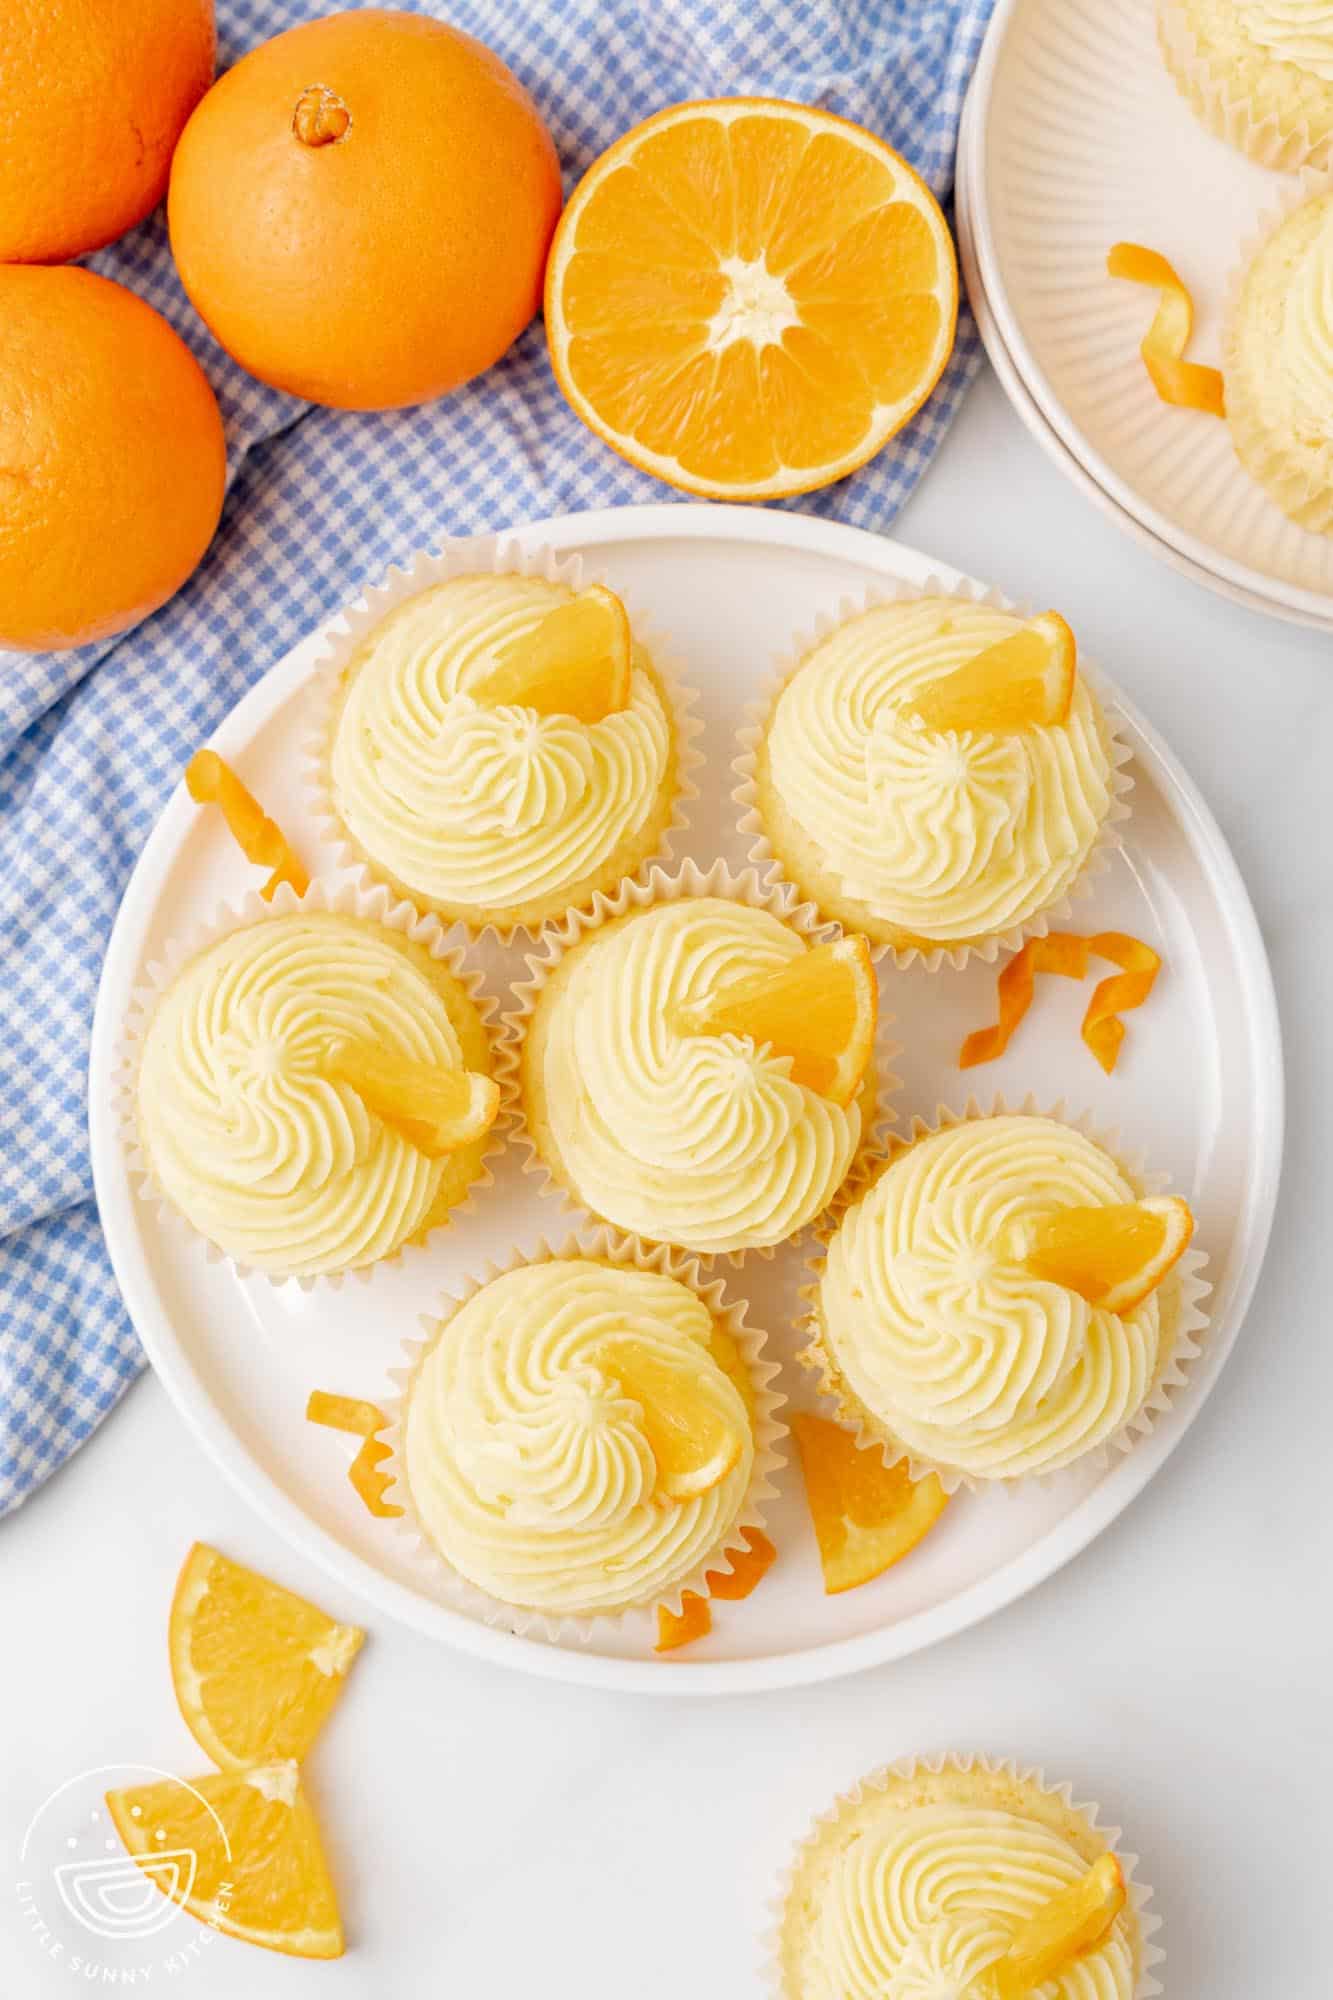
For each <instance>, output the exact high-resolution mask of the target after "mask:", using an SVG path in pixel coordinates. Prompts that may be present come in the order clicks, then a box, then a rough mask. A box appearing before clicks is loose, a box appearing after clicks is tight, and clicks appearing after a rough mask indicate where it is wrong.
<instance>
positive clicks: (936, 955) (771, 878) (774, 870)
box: [731, 576, 1134, 972]
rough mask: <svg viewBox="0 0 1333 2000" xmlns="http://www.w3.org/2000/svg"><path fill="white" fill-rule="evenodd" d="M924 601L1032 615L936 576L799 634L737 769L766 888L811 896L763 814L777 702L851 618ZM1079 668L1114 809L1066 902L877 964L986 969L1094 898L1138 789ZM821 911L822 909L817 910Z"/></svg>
mask: <svg viewBox="0 0 1333 2000" xmlns="http://www.w3.org/2000/svg"><path fill="white" fill-rule="evenodd" d="M920 597H941V598H946V597H947V598H952V599H954V600H955V601H956V602H959V603H963V604H979V605H984V606H985V607H986V608H987V609H993V610H996V611H1010V612H1013V614H1014V615H1015V616H1016V617H1019V618H1028V617H1030V616H1031V615H1032V614H1031V613H1030V611H1028V609H1027V608H1026V607H1025V606H1023V605H1019V604H1015V603H1014V602H1013V600H1012V599H1011V598H1008V597H1005V596H1004V595H1003V594H1002V592H1000V591H998V590H988V589H984V588H983V587H982V586H981V585H979V584H969V583H963V584H960V585H959V586H958V587H957V588H951V587H950V586H949V585H947V584H945V583H942V582H941V581H940V579H939V578H938V577H934V576H930V577H927V578H926V581H925V583H924V584H922V585H921V587H920V588H919V589H918V588H916V587H915V586H914V585H911V584H907V583H897V584H894V583H885V584H883V585H878V586H875V587H872V588H871V589H869V590H867V591H865V592H864V593H863V595H861V596H860V597H845V598H843V600H842V602H841V603H840V604H839V606H838V609H837V611H836V612H835V613H828V612H822V613H821V614H820V615H819V617H818V618H817V619H816V620H815V623H814V626H813V627H812V628H811V630H810V631H809V632H806V633H803V634H800V635H798V636H797V638H796V640H795V642H794V645H793V649H792V651H791V652H789V653H787V654H785V655H784V656H783V657H781V658H780V659H779V661H778V662H777V664H776V666H775V667H774V670H773V672H772V674H771V675H770V677H769V681H768V685H767V686H766V688H765V689H764V692H763V694H762V695H761V696H760V697H759V699H758V700H757V701H754V702H751V703H749V704H747V707H746V710H745V721H744V723H743V725H742V727H741V731H740V735H739V738H738V743H739V755H738V756H737V757H736V758H735V760H734V761H733V763H732V766H731V768H732V771H733V772H734V774H735V776H736V780H737V782H736V785H735V787H734V788H733V790H732V794H731V796H732V799H733V801H734V802H735V805H736V808H737V810H738V812H739V814H740V819H739V822H738V825H739V831H740V832H741V833H742V834H743V835H745V836H746V837H747V838H748V840H749V842H750V848H749V855H748V859H749V862H750V865H751V867H752V868H754V869H755V870H756V871H757V872H758V874H759V875H760V877H761V879H762V880H763V881H764V882H765V883H766V884H768V885H770V886H772V885H773V884H775V883H782V884H784V885H786V886H787V887H789V888H790V889H791V891H792V893H793V894H794V895H796V896H798V897H803V896H805V895H806V893H807V892H806V891H805V890H804V889H803V888H802V886H801V884H800V883H799V882H797V881H795V880H794V879H793V877H792V876H791V875H790V874H789V873H788V871H787V868H786V865H785V863H784V862H783V861H782V859H781V857H780V856H779V855H778V853H777V852H776V850H775V849H774V847H773V844H772V842H771V840H770V839H769V836H768V831H767V829H766V827H765V825H764V821H763V818H762V815H761V813H760V810H759V791H758V784H757V760H758V752H759V747H760V743H761V741H762V739H763V735H764V730H765V728H766V726H767V724H768V720H769V717H770V716H771V714H772V712H773V707H774V704H775V703H776V701H777V699H778V696H779V695H780V694H781V693H782V691H783V689H784V688H785V687H786V686H787V684H788V682H789V681H790V680H791V679H792V677H793V675H794V674H796V673H797V672H799V670H800V668H801V665H802V663H803V661H804V660H805V658H806V656H807V654H808V653H809V652H810V651H811V649H812V648H813V647H815V646H817V645H820V644H822V642H823V641H824V640H825V639H827V638H828V636H829V634H830V633H832V632H835V631H836V630H837V629H838V627H839V626H840V625H845V624H846V623H847V622H848V620H849V619H852V618H857V617H860V616H861V615H862V614H863V613H864V612H867V611H872V610H874V609H875V607H876V606H877V605H881V604H901V603H904V602H905V601H908V600H911V599H916V598H920ZM1078 664H1079V672H1080V673H1081V674H1082V675H1083V676H1084V678H1085V679H1086V680H1087V682H1088V684H1089V686H1090V687H1091V689H1092V691H1093V694H1094V695H1095V696H1096V698H1097V702H1098V705H1099V707H1100V709H1101V713H1102V718H1103V722H1104V725H1105V729H1106V747H1107V752H1108V757H1109V762H1110V766H1111V775H1110V791H1111V803H1110V807H1109V810H1108V811H1107V814H1106V818H1105V819H1104V820H1103V821H1102V824H1101V827H1100V828H1099V830H1098V834H1097V838H1096V840H1095V841H1094V842H1093V844H1092V846H1091V848H1089V850H1088V854H1087V857H1086V859H1085V860H1084V862H1083V865H1082V867H1081V868H1080V869H1079V872H1078V874H1077V875H1076V876H1075V878H1074V880H1073V881H1072V882H1071V883H1070V884H1069V886H1068V888H1067V889H1066V890H1065V891H1064V893H1063V894H1062V895H1061V896H1059V897H1057V898H1056V899H1055V900H1054V901H1053V902H1050V903H1048V904H1047V905H1046V907H1045V908H1044V909H1041V910H1038V911H1037V912H1036V913H1035V914H1034V915H1033V916H1031V917H1029V918H1028V919H1027V921H1026V922H1025V923H1022V924H1017V925H1015V926H1013V927H1012V928H1011V929H1009V930H1006V931H997V932H996V933H995V934H994V935H993V936H991V937H987V938H984V939H982V940H981V941H980V942H979V943H973V944H939V945H935V946H933V947H929V948H927V949H924V950H923V949H922V948H921V946H919V945H892V944H884V943H876V942H875V940H874V939H871V940H869V943H870V951H871V956H872V957H873V958H874V959H875V961H876V963H877V964H878V963H881V962H882V961H883V960H884V959H886V958H887V959H891V960H892V962H893V964H894V965H895V966H896V967H897V968H898V970H899V971H906V970H907V968H908V967H909V966H912V965H920V966H922V967H923V968H924V970H925V971H927V972H937V971H938V970H939V968H940V967H941V966H942V965H944V964H945V963H948V964H949V965H951V966H953V967H954V968H955V970H960V969H961V968H962V967H963V966H965V965H966V964H968V962H969V961H970V960H971V959H974V958H976V959H980V960H981V961H982V962H983V963H984V964H987V965H993V964H994V963H995V960H996V959H997V958H998V957H999V955H1000V953H1001V952H1002V951H1005V952H1009V951H1017V950H1018V949H1019V948H1020V947H1021V946H1022V945H1023V944H1025V943H1026V941H1027V940H1028V939H1029V938H1034V937H1045V936H1046V934H1047V932H1048V931H1049V930H1050V929H1051V927H1052V925H1053V924H1055V923H1057V922H1059V921H1062V920H1063V919H1064V918H1065V917H1067V916H1068V915H1069V913H1070V909H1071V907H1072V905H1073V904H1074V903H1075V902H1077V901H1079V900H1080V899H1082V898H1083V897H1085V896H1087V895H1088V894H1089V892H1090V890H1091V887H1092V884H1093V882H1094V881H1095V879H1096V877H1097V876H1098V875H1099V874H1101V873H1102V872H1103V871H1104V870H1105V869H1106V868H1107V867H1108V866H1109V864H1110V859H1111V855H1112V854H1113V853H1114V852H1115V851H1116V850H1117V849H1118V847H1119V845H1120V836H1119V832H1118V828H1119V827H1120V826H1121V825H1122V824H1123V823H1124V821H1125V820H1127V819H1128V818H1129V814H1130V808H1129V805H1128V802H1127V801H1128V795H1129V793H1130V792H1131V791H1132V790H1133V789H1134V780H1133V778H1132V777H1131V776H1130V774H1129V771H1128V769H1127V768H1126V767H1127V765H1128V764H1129V762H1130V760H1131V758H1132V756H1133V752H1132V750H1131V749H1130V747H1129V745H1128V744H1127V743H1126V742H1125V741H1124V740H1123V739H1122V738H1121V737H1120V736H1119V735H1118V734H1117V732H1116V726H1115V708H1114V704H1113V703H1111V702H1110V701H1109V700H1108V698H1107V695H1106V692H1105V689H1104V687H1103V685H1102V682H1101V679H1100V677H1099V675H1098V674H1097V671H1096V669H1095V668H1090V666H1089V663H1088V662H1087V661H1086V660H1085V659H1084V658H1083V656H1082V655H1081V654H1080V656H1079V663H1078ZM816 908H817V909H818V905H817V904H816ZM819 918H820V921H821V923H824V924H826V925H828V926H829V927H830V928H831V929H833V930H836V931H837V932H839V933H840V934H842V933H846V932H847V931H848V930H849V929H851V928H853V927H852V926H849V925H847V924H846V923H844V922H843V920H842V919H841V918H840V917H837V916H835V915H834V914H833V912H832V911H828V910H822V909H820V910H819Z"/></svg>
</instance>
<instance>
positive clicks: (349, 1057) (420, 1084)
mask: <svg viewBox="0 0 1333 2000" xmlns="http://www.w3.org/2000/svg"><path fill="white" fill-rule="evenodd" d="M319 1069H320V1074H321V1075H322V1076H324V1077H327V1079H328V1080H329V1082H330V1083H345V1084H347V1085H348V1086H349V1088H351V1089H352V1090H354V1091H355V1092H356V1094H357V1096H358V1097H359V1098H360V1099H361V1101H362V1103H363V1104H364V1105H365V1106H366V1109H367V1110H368V1111H373V1112H374V1114H375V1116H376V1117H377V1118H382V1119H383V1120H384V1123H385V1124H386V1125H392V1126H393V1127H394V1129H395V1130H396V1131H398V1132H400V1133H401V1134H402V1136H403V1137H404V1138H405V1139H406V1140H408V1142H409V1143H410V1144H411V1145H413V1146H415V1147H416V1148H417V1150H418V1152H421V1153H424V1154H425V1155H426V1157H427V1158H428V1159H432V1160H438V1159H442V1158H443V1157H444V1156H445V1155H446V1154H447V1153H452V1152H456V1151H457V1149H458V1147H460V1146H470V1145H471V1144H472V1142H473V1141H474V1140H476V1139H480V1138H481V1137H482V1136H483V1135H484V1134H485V1133H487V1132H489V1131H490V1129H491V1127H492V1125H493V1124H494V1123H495V1121H496V1118H497V1117H498V1115H499V1111H500V1086H499V1084H498V1083H496V1081H495V1079H494V1078H493V1077H489V1076H481V1075H479V1074H478V1072H477V1071H475V1070H470V1069H441V1068H439V1067H438V1066H437V1065H435V1064H433V1063H419V1062H412V1061H410V1060H409V1059H408V1057H406V1056H400V1055H399V1054H398V1053H397V1051H396V1050H392V1049H384V1048H380V1047H378V1046H377V1045H375V1044H374V1043H371V1042H355V1041H349V1040H345V1039H344V1040H339V1041H335V1042H330V1043H329V1045H328V1047H327V1048H326V1049H325V1050H324V1051H323V1053H322V1055H321V1056H320V1059H319Z"/></svg>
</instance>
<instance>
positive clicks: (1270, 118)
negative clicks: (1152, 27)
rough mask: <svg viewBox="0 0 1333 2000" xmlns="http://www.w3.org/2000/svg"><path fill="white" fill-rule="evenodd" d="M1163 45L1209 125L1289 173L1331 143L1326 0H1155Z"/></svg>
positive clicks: (1331, 16)
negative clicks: (1158, 2)
mask: <svg viewBox="0 0 1333 2000" xmlns="http://www.w3.org/2000/svg"><path fill="white" fill-rule="evenodd" d="M1157 28H1158V39H1159V41H1160V43H1161V46H1162V53H1163V55H1164V56H1165V58H1166V63H1167V67H1168V68H1169V69H1170V71H1171V73H1172V75H1173V76H1174V77H1175V79H1176V82H1177V83H1178V84H1179V86H1180V89H1181V91H1182V92H1183V94H1184V95H1185V97H1186V98H1187V99H1188V100H1189V102H1190V104H1191V106H1192V107H1193V109H1194V110H1195V112H1196V113H1197V114H1198V116H1199V117H1200V118H1201V119H1202V120H1203V122H1204V124H1205V125H1206V126H1207V127H1208V129H1209V131H1211V132H1216V133H1217V134H1218V136H1219V137H1220V138H1223V139H1228V140H1230V142H1231V144H1232V145H1234V146H1238V147H1239V148H1240V149H1241V151H1242V152H1245V153H1248V154H1249V155H1250V157H1251V158H1252V159H1255V160H1259V161H1260V162H1261V163H1262V164H1263V165H1265V166H1269V167H1280V168H1283V169H1286V170H1288V171H1290V170H1292V169H1294V168H1297V167H1302V166H1310V167H1324V166H1327V165H1328V162H1329V157H1330V143H1331V142H1333V13H1331V12H1330V10H1329V8H1328V7H1327V6H1325V5H1324V4H1323V0H1160V4H1159V7H1158V15H1157Z"/></svg>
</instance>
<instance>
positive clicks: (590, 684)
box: [468, 583, 632, 722]
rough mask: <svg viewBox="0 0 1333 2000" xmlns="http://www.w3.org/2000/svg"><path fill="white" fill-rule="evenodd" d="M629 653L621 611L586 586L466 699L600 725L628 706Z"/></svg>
mask: <svg viewBox="0 0 1333 2000" xmlns="http://www.w3.org/2000/svg"><path fill="white" fill-rule="evenodd" d="M631 650H632V640H631V636H630V629H629V616H628V614H627V612H626V610H625V607H624V605H623V604H622V603H621V601H620V599H619V598H618V597H617V596H616V594H615V592H614V591H613V590H607V589H605V588H604V587H603V586H602V585H601V584H600V583H593V584H589V586H588V588H587V589H586V590H581V591H579V593H578V594H577V596H575V597H571V598H570V599H569V601H568V603H566V604H558V605H557V606H556V607H555V609H554V610H553V611H548V612H547V614H546V616H545V618H543V619H542V622H541V624H540V625H539V626H538V627H537V629H536V631H535V632H533V633H531V634H530V635H529V636H528V637H527V638H525V639H521V640H515V641H514V642H513V643H512V644H511V645H510V646H509V647H508V648H507V649H506V651H505V653H504V655H503V656H502V657H501V658H500V659H499V660H498V661H497V663H496V665H495V666H494V667H493V668H492V669H491V671H490V673H488V674H483V675H482V676H481V678H480V679H479V680H477V681H475V682H473V683H472V685H471V686H470V687H469V688H468V693H469V694H470V695H472V696H473V698H474V699H475V700H477V701H484V702H490V703H493V704H494V705H495V706H496V707H497V708H498V707H500V706H501V705H502V704H504V703H512V704H513V705H514V706H515V707H517V708H531V709H535V710H536V712H537V714H538V715H572V716H573V717H574V720H575V721H576V722H601V721H603V720H604V719H605V718H606V717H607V716H608V715H614V714H615V713H616V712H617V711H618V710H619V709H622V708H625V707H627V706H628V704H629V696H630V674H631Z"/></svg>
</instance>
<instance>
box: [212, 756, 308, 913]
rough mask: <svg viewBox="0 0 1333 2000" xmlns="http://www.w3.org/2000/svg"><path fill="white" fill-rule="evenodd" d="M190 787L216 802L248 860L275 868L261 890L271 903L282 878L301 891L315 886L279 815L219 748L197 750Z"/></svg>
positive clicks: (230, 831) (260, 865)
mask: <svg viewBox="0 0 1333 2000" xmlns="http://www.w3.org/2000/svg"><path fill="white" fill-rule="evenodd" d="M185 786H186V790H187V791H188V792H189V794H190V797H191V798H192V799H193V800H194V802H195V804H196V805H200V806H207V805H215V806H216V807H217V808H218V810H219V812H220V813H221V814H222V817H223V818H224V819H225V820H226V822H227V830H228V832H229V833H230V834H231V836H232V839H233V840H234V841H235V842H236V845H237V846H238V847H239V848H240V850H241V852H242V854H243V855H244V856H245V858H246V860H247V861H253V862H256V863H257V864H258V866H259V867H261V868H267V869H269V870H270V871H271V872H270V874H269V878H268V880H267V882H265V884H264V886H263V888H262V889H261V890H260V892H259V893H260V895H261V896H262V897H263V899H264V901H265V902H266V903H268V902H271V901H272V900H273V897H274V895H275V893H276V891H277V889H278V886H279V884H280V883H282V882H290V884H291V886H292V888H293V889H294V890H295V891H296V893H297V895H298V896H304V894H305V892H306V890H307V889H308V888H309V887H310V875H309V872H308V871H307V869H306V867H305V865H304V863H303V862H302V861H301V860H300V858H299V857H298V856H297V855H296V853H295V852H294V851H293V849H292V845H291V842H290V841H289V840H288V839H287V836H286V834H285V833H284V832H283V830H282V828H281V827H280V826H279V825H278V823H277V821H276V820H272V819H270V818H269V816H268V814H267V813H266V812H265V811H264V808H263V807H262V806H261V805H260V803H259V801H258V799H257V798H256V797H255V796H254V793H253V792H249V791H247V790H246V788H245V786H244V785H243V784H242V783H241V781H240V779H239V778H238V777H237V775H236V773H235V772H234V771H233V770H232V768H231V766H230V764H227V763H224V761H223V760H222V758H221V757H219V756H218V753H217V751H216V750H196V751H195V753H194V755H193V757H191V759H190V761H189V763H188V764H187V765H186V767H185Z"/></svg>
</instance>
